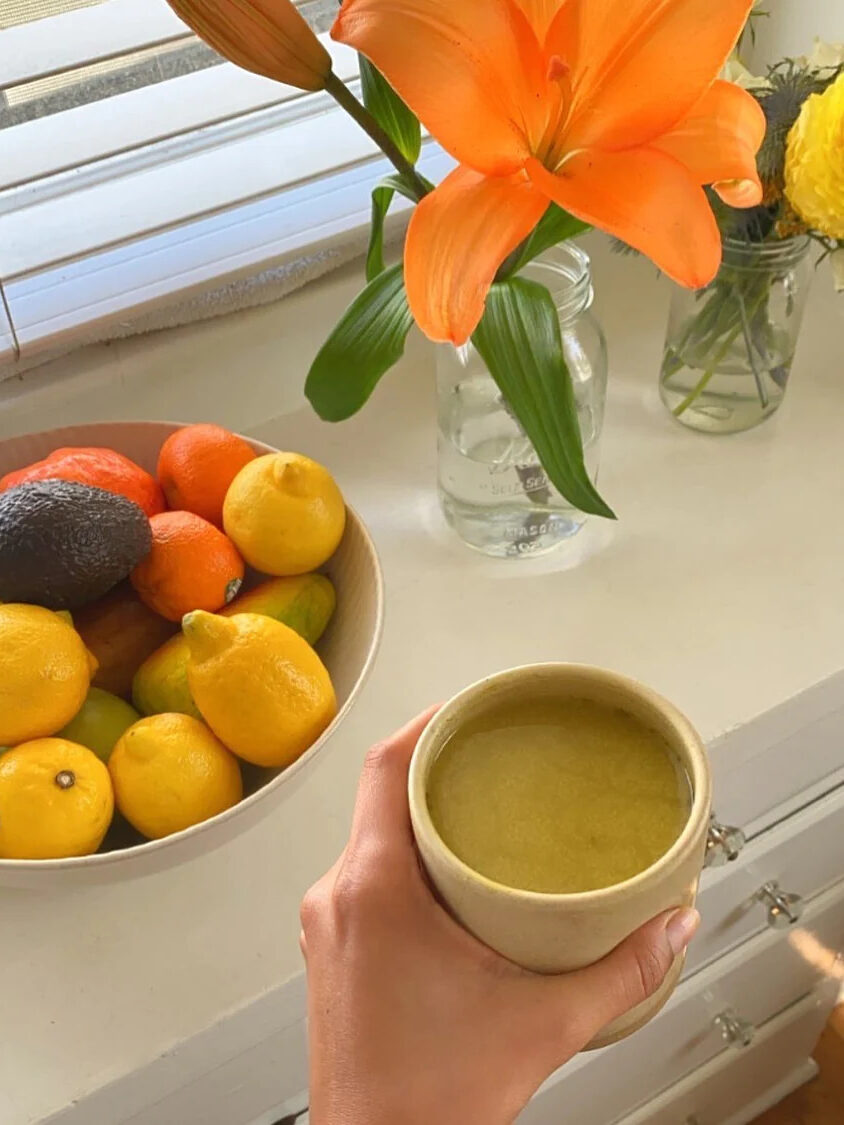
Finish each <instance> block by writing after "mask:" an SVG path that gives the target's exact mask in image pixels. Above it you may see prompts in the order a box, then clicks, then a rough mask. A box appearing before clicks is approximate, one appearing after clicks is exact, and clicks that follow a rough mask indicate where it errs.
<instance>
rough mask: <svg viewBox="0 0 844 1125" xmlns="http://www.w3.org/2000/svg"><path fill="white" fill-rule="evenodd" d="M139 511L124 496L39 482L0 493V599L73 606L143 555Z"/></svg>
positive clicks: (145, 537) (148, 536)
mask: <svg viewBox="0 0 844 1125" xmlns="http://www.w3.org/2000/svg"><path fill="white" fill-rule="evenodd" d="M151 547H152V532H151V531H150V526H149V520H148V519H147V517H146V515H145V514H144V512H143V511H142V510H141V509H140V508H139V507H138V505H137V504H134V503H133V502H132V501H131V500H127V499H126V497H125V496H118V495H116V494H115V493H113V492H106V491H104V490H103V489H102V488H93V487H92V486H91V485H87V484H77V483H75V482H73V481H63V480H42V481H30V482H28V483H26V484H19V485H16V486H15V487H13V488H10V489H8V491H6V492H3V493H0V601H7V602H33V603H35V604H36V605H42V606H45V607H46V608H47V609H76V608H77V607H78V606H82V605H85V604H86V603H88V602H92V601H94V600H95V599H96V598H99V597H101V596H102V595H103V594H105V593H106V592H107V591H108V590H110V589H111V588H112V586H115V585H117V583H118V582H120V581H121V580H122V579H124V578H125V577H126V576H127V574H128V573H129V571H130V570H132V569H133V568H134V567H135V566H137V564H138V563H139V562H140V561H141V559H142V558H144V557H145V556H146V555H148V554H149V552H150V549H151Z"/></svg>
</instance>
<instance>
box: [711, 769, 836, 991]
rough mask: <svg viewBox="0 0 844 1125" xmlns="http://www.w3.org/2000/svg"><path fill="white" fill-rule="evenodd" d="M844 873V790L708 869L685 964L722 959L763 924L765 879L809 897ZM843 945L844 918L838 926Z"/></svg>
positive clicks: (805, 897) (819, 802) (794, 892)
mask: <svg viewBox="0 0 844 1125" xmlns="http://www.w3.org/2000/svg"><path fill="white" fill-rule="evenodd" d="M842 875H844V788H839V789H837V790H835V792H833V793H830V794H829V795H828V796H826V797H823V798H821V799H820V800H819V801H815V802H813V803H812V804H811V805H809V807H808V808H806V809H804V810H803V812H801V813H798V814H797V815H795V816H791V817H789V818H788V820H785V821H783V823H782V824H778V825H776V826H775V827H774V828H772V829H771V830H770V831H768V832H764V833H763V834H762V835H761V836H757V837H756V839H755V840H753V841H751V843H749V844H748V845H747V846H746V847H745V849H744V850H743V851H742V853H741V855H740V856H739V858H738V859H737V860H736V861H735V862H734V863H730V864H728V865H727V866H725V867H717V868H710V869H708V870H707V871H705V872H704V875H703V879H702V881H701V893H700V904H699V905H700V910H701V914H702V916H703V921H702V923H701V928H700V931H699V933H698V935H697V937H696V939H695V942H694V945H693V947H692V948H691V949H690V950H689V968H690V969H695V968H698V967H700V966H701V965H705V964H708V963H710V962H711V961H714V960H715V959H716V958H718V957H720V956H721V955H722V954H723V953H724V952H725V951H726V950H728V949H732V948H734V947H735V946H736V945H738V944H739V943H740V942H743V941H745V940H746V939H747V938H749V937H751V936H752V935H753V934H758V933H761V932H762V931H763V930H764V929H765V927H766V925H767V909H766V907H764V906H763V905H762V904H761V903H760V902H758V901H757V900H756V894H757V892H758V891H759V890H760V889H761V888H762V887H763V886H764V885H765V884H766V883H769V882H778V883H779V885H780V887H781V888H782V890H783V891H786V892H788V893H789V894H798V895H800V897H801V898H802V899H804V900H808V899H810V898H812V897H813V896H814V895H816V894H818V893H819V892H820V891H821V890H823V889H824V888H825V887H828V886H830V885H831V884H833V883H836V882H837V881H838V880H839V879H840V878H841V877H842ZM841 934H842V944H843V945H844V922H842V927H841Z"/></svg>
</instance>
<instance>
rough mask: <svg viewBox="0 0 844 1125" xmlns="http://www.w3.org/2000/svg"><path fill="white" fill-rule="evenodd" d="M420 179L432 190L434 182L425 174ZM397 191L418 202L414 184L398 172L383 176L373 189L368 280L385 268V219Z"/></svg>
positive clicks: (367, 256) (367, 253) (367, 262)
mask: <svg viewBox="0 0 844 1125" xmlns="http://www.w3.org/2000/svg"><path fill="white" fill-rule="evenodd" d="M420 179H421V180H422V181H423V183H425V184H426V185H427V186H429V187H430V190H433V184H431V185H428V181H427V180H426V179H425V178H424V176H421V177H420ZM396 192H398V194H399V195H403V196H404V197H405V199H409V200H411V201H412V202H413V203H415V202H416V189H415V187H414V185H413V184H408V183H407V182H406V181H405V179H404V178H403V177H402V176H400V175H398V174H397V173H393V174H392V175H390V176H384V177H382V179H380V180H379V181H378V183H377V184H376V185H375V187H374V188H373V189H372V222H371V223H370V229H369V248H368V249H367V251H366V280H367V281H372V279H373V278H374V277H377V276H378V274H379V273H381V271H382V270H383V269H384V221H385V220H386V218H387V212H388V211H389V209H390V204H391V203H392V202H393V196H394V195H395V194H396Z"/></svg>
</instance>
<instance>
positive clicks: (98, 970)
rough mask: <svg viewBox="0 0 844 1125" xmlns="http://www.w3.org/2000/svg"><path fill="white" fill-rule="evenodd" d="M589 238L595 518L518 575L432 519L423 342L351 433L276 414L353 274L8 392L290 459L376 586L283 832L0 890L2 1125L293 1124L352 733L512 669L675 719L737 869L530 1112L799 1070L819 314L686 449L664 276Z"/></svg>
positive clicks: (839, 808) (8, 427)
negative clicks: (587, 668) (635, 680)
mask: <svg viewBox="0 0 844 1125" xmlns="http://www.w3.org/2000/svg"><path fill="white" fill-rule="evenodd" d="M593 247H597V250H596V279H597V285H598V291H599V295H600V302H599V304H600V310H599V311H600V314H601V316H602V319H603V320H604V323H605V326H606V328H607V332H608V336H609V342H610V352H611V372H612V374H611V381H610V382H611V387H610V397H609V406H608V414H607V425H606V431H605V441H604V466H603V470H602V478H601V480H602V489H603V491H604V493H605V494H606V496H607V497H608V498H609V499H610V501H611V502H612V503H613V505H614V507H615V508H616V510H617V511H618V512H619V514H620V517H621V519H620V523H619V525H618V526H617V527H614V528H610V527H606V526H603V527H602V526H598V525H597V524H590V525H589V527H588V528H587V530H586V531H585V532H584V533H583V535H582V536H580V537H579V538H578V540H577V541H576V542H575V543H574V545H573V547H572V548H571V549H570V550H569V551H568V552H563V553H562V554H558V555H555V556H552V557H550V558H549V559H547V560H544V561H543V560H537V561H535V562H520V563H514V564H509V563H496V562H493V561H490V560H485V559H482V558H480V557H478V556H475V555H473V554H471V553H470V552H467V551H465V550H464V549H463V548H461V547H460V546H459V545H457V544H456V543H455V542H454V541H453V540H451V539H450V538H449V536H448V534H447V532H446V531H445V530H444V528H443V526H442V524H441V522H440V519H439V516H438V513H437V509H436V504H435V500H434V494H433V486H434V471H435V470H434V460H435V450H434V445H435V442H434V389H433V370H432V357H431V352H430V349H429V348H428V347H427V346H426V345H425V344H424V343H423V342H422V341H419V340H414V341H412V342H411V344H410V346H409V348H408V354H407V357H406V359H405V361H404V362H403V364H402V366H401V367H400V368H399V369H398V370H396V371H395V372H393V373H392V374H391V375H389V376H388V377H387V379H386V380H385V382H384V384H383V386H382V387H380V388H379V389H378V391H377V392H376V394H375V397H374V399H373V401H372V402H371V404H370V405H369V407H368V408H367V409H366V411H365V412H364V413H363V414H362V415H361V416H360V417H359V418H358V419H355V420H353V421H352V422H350V423H348V424H345V425H343V426H339V427H330V426H325V425H321V424H319V423H318V422H317V421H316V420H315V419H314V418H313V417H312V415H311V414H310V413H309V412H308V411H307V410H306V409H303V408H302V403H301V391H300V388H301V383H302V380H303V376H304V371H305V369H306V365H307V361H308V359H309V358H310V356H312V355H313V353H314V351H315V349H316V346H317V344H318V343H319V342H320V338H321V336H322V335H323V334H324V332H325V329H326V328H327V326H328V325H329V324H330V323H331V322H332V321H333V319H334V317H335V316H336V314H337V312H338V310H339V309H340V308H342V307H343V305H344V304H345V303H346V302H347V301H348V300H349V298H350V297H351V295H352V293H353V292H354V290H355V286H356V284H357V276H356V274H355V271H345V272H344V273H343V274H341V275H338V276H336V277H334V278H331V279H329V280H327V281H324V282H321V283H319V284H317V285H316V286H314V287H312V288H311V289H309V290H307V291H304V292H302V293H300V294H297V295H295V296H293V297H291V298H289V299H288V300H286V301H285V302H283V303H282V304H281V305H280V306H276V307H272V308H266V309H262V310H256V311H253V312H250V313H246V314H241V315H237V316H234V317H231V318H229V319H228V320H226V321H221V322H218V323H209V324H205V325H199V326H196V327H194V328H191V329H183V330H176V331H174V332H170V333H166V334H162V335H160V336H157V337H153V338H149V339H146V340H137V341H128V342H122V343H116V344H114V345H112V346H110V347H99V348H94V349H91V350H90V351H89V352H88V353H86V354H82V355H78V356H76V357H71V358H69V359H66V360H63V361H58V362H57V363H55V364H54V365H52V367H50V368H47V369H44V370H42V371H37V372H33V373H31V374H30V375H29V376H27V377H26V378H25V379H24V380H22V381H14V382H12V383H5V384H0V433H2V434H7V433H17V432H23V431H25V430H31V429H38V428H44V427H47V426H51V425H57V424H66V423H70V422H73V421H81V420H95V419H99V418H144V417H147V418H181V419H185V420H195V419H209V420H215V421H220V422H223V423H225V424H228V425H230V426H232V427H234V428H239V429H243V430H247V431H249V432H250V433H253V434H255V435H256V436H257V437H260V438H262V439H264V440H266V441H269V442H272V443H274V444H291V445H294V444H295V446H298V447H299V448H301V449H302V450H303V451H305V452H308V453H310V454H311V455H312V456H315V457H317V458H319V459H321V460H324V461H325V462H326V463H327V464H328V465H330V466H331V467H332V469H334V470H335V472H336V473H337V475H338V477H339V479H340V481H341V484H342V485H343V487H344V490H345V491H346V493H347V495H348V498H349V499H350V501H351V502H352V503H353V504H354V505H355V506H356V507H357V508H358V509H359V510H360V512H361V514H362V515H363V516H364V518H365V519H366V520H367V522H368V524H369V526H370V528H371V530H372V532H373V534H374V536H375V539H376V542H377V543H378V546H379V549H380V551H381V554H382V559H383V564H384V571H385V578H386V585H387V625H386V632H385V636H384V642H383V647H382V651H381V654H380V657H379V660H378V662H377V664H376V668H375V671H374V673H373V676H372V679H371V681H370V683H369V685H368V687H367V688H366V690H365V692H364V694H363V697H362V699H361V701H360V703H359V704H358V706H357V707H356V709H355V710H354V712H353V713H352V715H351V717H350V719H349V720H348V722H347V724H346V725H345V726H344V727H343V729H342V731H341V733H340V735H339V736H338V737H337V738H336V739H335V741H334V742H333V743H332V744H331V746H330V747H329V748H328V750H327V752H326V753H325V754H324V756H323V757H322V758H321V759H319V760H318V761H317V762H316V764H315V765H314V767H313V769H312V770H311V772H310V773H309V774H308V775H307V777H306V778H305V780H304V782H303V784H302V785H301V786H299V787H298V789H297V790H296V791H295V793H294V794H293V795H292V797H291V800H290V802H289V803H288V805H286V806H285V807H284V808H282V809H281V810H279V812H278V814H277V815H275V816H273V817H272V818H270V819H269V820H267V821H266V822H265V823H263V824H262V825H259V826H258V827H256V828H255V829H254V830H253V831H252V832H250V833H249V834H248V835H247V836H244V837H242V838H241V839H239V840H236V841H235V842H234V843H232V844H231V845H229V846H228V847H226V848H224V849H222V850H221V851H219V852H217V853H215V854H212V855H209V856H206V857H203V858H202V859H200V860H197V861H195V862H194V863H192V864H189V865H186V866H184V867H182V868H178V869H175V870H172V871H168V872H163V873H162V874H160V875H157V876H153V877H150V878H148V879H145V880H142V881H139V882H136V883H124V884H117V885H112V886H104V887H94V888H87V889H83V890H81V891H76V892H71V891H68V892H66V893H65V892H54V893H51V894H50V895H35V894H28V893H23V892H10V891H5V890H2V889H0V950H2V956H0V996H2V998H3V1029H4V1034H3V1047H2V1050H1V1051H0V1125H36V1123H37V1125H47V1123H49V1125H267V1123H269V1122H272V1121H273V1120H275V1119H276V1118H278V1117H280V1116H282V1111H283V1112H291V1111H293V1110H296V1109H300V1108H302V1106H303V1105H304V1104H305V1094H304V1090H305V1085H306V1068H305V1055H304V1024H303V1012H304V989H303V980H302V975H301V964H300V959H299V952H298V947H297V936H298V921H297V907H298V902H299V899H300V897H301V894H302V893H303V891H304V890H305V889H306V888H307V886H308V885H309V884H310V883H311V882H312V881H313V880H314V879H315V878H316V877H317V876H318V875H319V874H320V873H321V872H322V871H323V870H324V868H325V867H326V866H328V864H329V863H330V862H331V861H332V860H333V859H334V857H335V856H336V854H337V853H338V851H339V849H340V847H341V846H342V843H343V840H344V838H345V834H346V832H347V827H348V821H349V814H350V810H351V806H352V801H353V797H354V787H355V782H356V777H357V774H358V771H359V768H360V763H361V760H362V758H363V754H364V752H365V750H366V747H367V746H368V745H369V743H370V742H372V741H373V740H374V739H375V738H377V737H379V736H381V735H383V734H385V733H387V732H389V731H390V730H392V729H394V728H395V727H396V726H398V725H399V724H400V723H401V722H402V721H403V720H404V719H405V718H406V717H407V716H408V715H409V714H412V713H414V712H416V711H419V710H421V709H422V707H423V706H424V705H425V704H427V703H428V702H430V701H431V700H433V699H437V698H443V697H446V696H448V695H450V694H451V693H452V692H453V691H454V690H456V689H457V688H459V687H461V686H462V685H463V684H465V683H467V682H469V681H471V680H474V679H476V678H478V677H479V676H481V675H483V674H485V673H487V672H490V671H492V670H495V669H497V668H501V667H505V666H507V665H513V664H519V663H524V662H529V661H533V660H565V659H571V660H577V661H583V662H589V663H595V664H601V665H606V666H610V667H614V668H617V669H618V670H620V671H623V672H625V673H628V674H631V675H634V676H637V677H639V678H640V679H642V680H644V681H646V682H648V683H650V684H652V685H653V686H654V687H656V688H657V689H658V690H660V691H662V692H663V693H664V694H665V695H667V696H668V697H670V698H671V699H672V700H674V701H675V702H676V703H677V704H678V705H679V706H680V707H681V708H682V709H684V710H685V711H686V712H687V713H688V714H689V715H690V717H691V718H692V719H693V721H694V722H695V723H696V724H697V726H698V727H699V728H700V730H701V732H702V733H703V735H704V737H705V738H706V739H707V742H708V743H709V745H710V749H711V754H712V760H713V765H714V771H715V778H716V787H715V809H716V812H717V818H718V825H719V827H718V828H717V829H715V832H717V833H718V834H719V837H720V838H717V837H716V835H715V834H713V839H712V848H711V855H712V857H713V859H715V860H719V861H721V860H725V859H726V858H727V854H728V853H729V854H730V855H732V856H733V858H732V859H731V860H730V861H729V862H724V863H722V865H721V866H712V867H711V868H709V869H708V870H707V871H706V873H705V876H704V880H703V885H702V894H701V900H700V906H701V910H702V913H703V928H702V932H701V934H700V935H699V937H698V938H697V940H696V941H695V943H694V945H693V947H692V950H691V954H690V959H689V965H688V969H687V972H686V975H685V978H684V980H683V982H682V984H681V985H680V987H679V988H678V990H677V992H676V994H675V996H674V997H673V999H672V1000H671V1002H670V1003H669V1005H668V1006H667V1007H666V1008H665V1009H664V1011H663V1012H662V1013H661V1014H660V1015H659V1017H658V1018H657V1019H656V1020H655V1021H654V1022H653V1023H652V1024H651V1025H649V1026H648V1027H647V1028H646V1029H644V1030H643V1031H641V1032H640V1033H638V1034H637V1035H635V1036H633V1037H632V1038H631V1039H629V1040H627V1041H625V1042H623V1043H621V1044H619V1045H617V1046H614V1047H611V1048H608V1049H606V1050H605V1051H602V1052H596V1053H593V1054H586V1055H582V1056H580V1057H578V1058H577V1059H575V1060H574V1061H573V1062H572V1063H571V1064H570V1065H569V1066H568V1067H566V1068H565V1069H564V1070H563V1071H562V1072H561V1073H560V1074H559V1075H557V1076H555V1078H554V1079H553V1080H552V1081H550V1082H549V1083H548V1084H547V1085H546V1087H544V1088H543V1090H542V1091H541V1092H540V1094H539V1095H538V1096H537V1098H536V1099H535V1101H534V1102H533V1103H532V1104H531V1105H530V1107H529V1108H528V1109H527V1110H526V1112H525V1114H524V1117H523V1121H524V1125H562V1123H563V1122H566V1123H567V1125H610V1123H623V1125H645V1123H648V1125H692V1123H695V1125H741V1123H743V1122H747V1121H749V1120H750V1119H751V1118H752V1117H753V1116H754V1115H755V1113H757V1112H759V1111H760V1110H761V1109H762V1108H764V1107H765V1106H766V1105H768V1104H770V1103H772V1102H773V1101H775V1100H777V1099H778V1098H779V1097H781V1096H783V1095H784V1094H785V1093H786V1092H787V1091H788V1090H789V1089H791V1088H792V1087H793V1086H795V1085H796V1084H798V1083H800V1082H802V1081H804V1080H806V1079H808V1078H809V1077H811V1075H812V1073H813V1069H812V1064H811V1062H810V1061H809V1060H810V1055H811V1051H812V1049H813V1047H814V1044H815V1042H816V1039H817V1036H818V1034H819V1032H820V1030H821V1028H822V1026H823V1024H824V1022H825V1020H826V1018H827V1015H828V1013H829V1011H830V1009H831V1006H832V1004H833V1001H834V997H835V994H836V993H837V990H838V988H839V986H840V979H836V973H837V971H838V969H837V967H836V965H835V954H834V951H835V950H837V949H840V948H841V947H842V946H844V582H843V581H842V563H843V562H844V474H842V472H841V421H840V419H841V415H842V402H844V378H842V376H844V370H842V358H841V356H842V350H841V339H842V330H844V305H841V304H840V303H837V302H836V298H835V297H834V295H833V293H832V290H831V286H830V285H829V279H828V276H827V274H826V271H823V272H822V273H821V274H820V275H819V277H818V278H817V280H816V282H815V289H814V293H813V299H812V302H811V307H810V309H809V313H808V315H807V322H806V325H805V329H804V335H803V340H802V342H801V348H800V352H799V356H798V362H797V365H796V368H795V373H794V380H793V385H792V387H791V388H790V390H789V395H788V399H787V401H786V405H785V407H784V408H783V410H782V411H781V413H780V414H779V415H778V416H777V417H776V418H775V419H773V420H772V421H771V422H769V423H767V424H766V425H765V426H763V427H761V428H760V429H758V430H756V431H753V432H751V433H748V434H745V435H739V436H737V437H731V438H707V437H703V436H701V435H697V434H693V433H689V432H687V431H685V430H683V429H681V428H680V427H679V426H676V425H675V424H673V423H672V422H670V420H669V419H668V418H667V417H666V416H665V414H664V412H663V409H662V407H661V405H660V403H659V401H658V399H657V395H656V372H657V368H658V364H659V356H660V351H661V343H662V330H663V326H664V317H665V311H666V301H667V295H668V289H667V286H665V285H664V284H663V283H660V282H658V281H657V280H656V279H655V277H654V271H653V270H652V268H651V267H649V266H648V265H646V264H645V263H644V262H637V261H632V260H628V259H618V258H615V257H611V256H610V255H608V254H607V253H605V251H604V249H603V245H602V244H600V243H597V242H596V243H594V244H593ZM839 300H840V299H839ZM731 829H734V830H735V831H732V830H731ZM738 830H740V832H739V831H738ZM742 836H743V837H744V840H742ZM838 968H840V966H839V967H838ZM838 977H839V978H840V972H838ZM412 1065H413V1060H408V1066H412ZM842 1116H844V1107H843V1108H842ZM432 1125H434V1123H432Z"/></svg>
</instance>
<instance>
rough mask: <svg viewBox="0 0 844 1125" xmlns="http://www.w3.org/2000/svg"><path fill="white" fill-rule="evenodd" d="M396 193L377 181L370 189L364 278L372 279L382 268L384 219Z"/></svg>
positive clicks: (393, 189)
mask: <svg viewBox="0 0 844 1125" xmlns="http://www.w3.org/2000/svg"><path fill="white" fill-rule="evenodd" d="M395 194H396V190H395V188H392V187H390V186H389V185H387V184H385V183H384V182H383V181H379V182H378V183H377V184H376V185H375V187H374V188H373V189H372V221H371V223H370V225H369V246H368V248H367V251H366V280H367V281H372V280H373V279H374V278H376V277H377V276H378V274H379V273H381V272H382V271H383V269H384V220H385V219H386V218H387V212H388V211H389V210H390V204H391V203H392V202H393V196H394V195H395Z"/></svg>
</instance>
